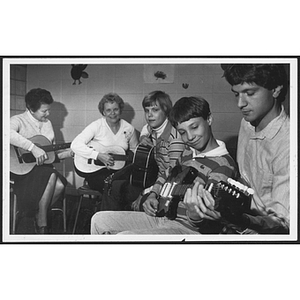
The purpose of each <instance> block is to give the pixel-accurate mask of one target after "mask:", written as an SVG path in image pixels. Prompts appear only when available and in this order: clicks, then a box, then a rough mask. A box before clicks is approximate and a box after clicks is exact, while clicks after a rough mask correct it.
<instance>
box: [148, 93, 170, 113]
mask: <svg viewBox="0 0 300 300" xmlns="http://www.w3.org/2000/svg"><path fill="white" fill-rule="evenodd" d="M157 103H158V104H159V106H160V107H161V109H162V111H163V112H164V113H165V114H166V116H167V117H168V116H169V114H170V111H171V109H172V101H171V99H170V96H169V95H168V94H166V93H165V92H162V91H153V92H151V93H149V94H148V95H147V96H145V97H144V99H143V102H142V105H143V108H144V109H145V108H146V107H149V106H154V105H156V104H157Z"/></svg>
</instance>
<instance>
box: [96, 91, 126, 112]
mask: <svg viewBox="0 0 300 300" xmlns="http://www.w3.org/2000/svg"><path fill="white" fill-rule="evenodd" d="M105 103H117V104H118V106H119V108H120V111H121V112H122V111H123V108H124V105H125V104H124V101H123V99H122V98H121V97H120V96H119V95H118V94H116V93H108V94H106V95H104V96H103V98H102V99H101V100H100V102H99V104H98V109H99V111H100V113H101V114H102V115H103V112H104V105H105Z"/></svg>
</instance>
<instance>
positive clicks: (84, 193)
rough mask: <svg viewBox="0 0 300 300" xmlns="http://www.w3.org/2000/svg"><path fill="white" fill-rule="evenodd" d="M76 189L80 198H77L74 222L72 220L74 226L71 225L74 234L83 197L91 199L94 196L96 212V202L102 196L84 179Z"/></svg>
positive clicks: (98, 201)
mask: <svg viewBox="0 0 300 300" xmlns="http://www.w3.org/2000/svg"><path fill="white" fill-rule="evenodd" d="M77 191H78V194H79V196H80V198H79V202H78V207H77V212H76V217H75V222H74V226H73V234H75V230H76V226H77V221H78V216H79V212H80V208H81V204H82V200H83V198H84V197H88V198H89V199H92V197H94V198H95V200H96V203H95V212H96V208H97V206H98V204H99V203H100V202H101V198H102V193H100V192H99V191H95V190H92V189H91V188H90V187H89V186H88V184H87V182H86V181H85V180H84V182H83V185H82V186H81V187H80V188H78V189H77Z"/></svg>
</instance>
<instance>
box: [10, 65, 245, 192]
mask: <svg viewBox="0 0 300 300" xmlns="http://www.w3.org/2000/svg"><path fill="white" fill-rule="evenodd" d="M174 70H175V72H174V82H173V83H168V84H162V83H145V82H144V77H143V74H144V65H143V64H118V65H116V64H106V65H105V64H102V65H99V64H94V65H88V66H87V68H86V70H85V71H86V72H87V73H88V75H89V78H87V79H81V81H82V83H81V84H78V83H77V84H76V85H73V79H72V78H71V75H70V71H71V65H51V64H50V65H28V66H27V87H26V91H29V90H30V89H32V88H36V87H40V88H45V89H48V90H49V91H50V92H51V94H52V96H53V98H54V100H55V103H54V104H53V105H52V107H51V116H50V119H51V121H52V123H53V125H54V129H55V134H56V139H57V142H69V141H72V140H73V138H74V137H75V136H76V135H77V134H78V133H80V132H81V131H82V130H83V129H84V127H85V126H87V125H88V124H89V123H91V122H92V121H94V120H96V119H97V118H99V117H100V113H99V111H98V108H97V106H98V103H99V101H100V100H101V98H102V96H103V95H104V94H106V93H108V92H116V93H118V94H119V95H120V96H121V97H122V98H123V100H124V101H125V102H126V107H125V110H124V112H123V118H124V119H125V120H127V121H129V122H130V123H131V124H132V125H133V126H134V127H135V128H136V129H137V130H138V131H140V130H141V128H142V127H143V125H144V124H145V121H144V115H143V110H142V105H141V102H142V99H143V97H144V96H145V95H146V94H147V93H149V92H151V91H154V90H163V91H165V92H166V93H168V94H169V95H170V96H171V99H172V101H173V103H174V102H175V101H176V100H178V99H179V98H180V97H182V96H192V95H195V96H196V95H201V96H203V97H204V98H205V99H206V100H207V101H208V102H209V103H210V106H211V111H212V115H213V125H212V127H213V132H214V135H215V137H216V138H218V139H221V140H224V141H225V142H226V143H227V146H228V148H230V151H232V153H233V154H234V151H235V147H236V138H237V134H238V129H239V124H240V120H241V114H240V112H239V110H238V108H237V106H236V102H235V99H234V97H233V94H232V92H231V91H230V86H229V84H228V83H227V82H226V81H225V79H224V78H222V69H221V68H220V65H219V64H190V65H187V64H178V65H175V66H174ZM183 83H188V84H189V87H188V88H187V89H184V88H183V87H182V84H183ZM16 97H17V96H16ZM17 99H18V100H16V102H15V103H16V104H15V107H17V106H18V107H22V108H23V106H22V105H23V104H22V105H21V104H17V103H19V102H20V103H21V102H22V103H23V102H24V98H22V100H21V99H20V98H17ZM12 101H15V100H14V99H13V98H12ZM57 168H58V169H61V168H62V166H61V164H60V165H58V166H57ZM65 170H66V173H65V175H66V177H67V179H68V182H69V187H68V193H72V194H73V193H76V187H78V186H80V185H81V184H82V178H80V177H78V176H77V175H76V174H75V172H74V170H73V164H72V161H71V160H70V159H69V160H67V161H66V165H65Z"/></svg>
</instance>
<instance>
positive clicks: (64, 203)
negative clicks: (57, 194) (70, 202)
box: [63, 197, 67, 233]
mask: <svg viewBox="0 0 300 300" xmlns="http://www.w3.org/2000/svg"><path fill="white" fill-rule="evenodd" d="M63 219H64V233H67V199H66V197H64V199H63Z"/></svg>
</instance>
